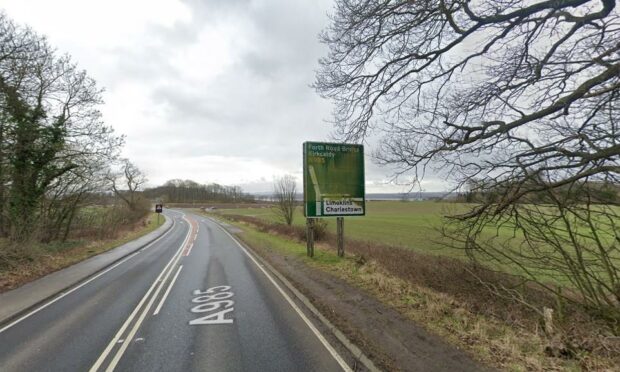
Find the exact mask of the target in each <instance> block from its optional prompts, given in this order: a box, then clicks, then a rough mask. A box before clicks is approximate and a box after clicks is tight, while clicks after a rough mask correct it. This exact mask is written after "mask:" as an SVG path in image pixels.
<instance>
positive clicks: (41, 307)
mask: <svg viewBox="0 0 620 372" xmlns="http://www.w3.org/2000/svg"><path fill="white" fill-rule="evenodd" d="M174 224H175V222H174V219H172V227H171V228H170V230H168V231H166V232H165V233H164V234H163V235H162V236H160V237H159V238H157V239H155V240H153V241H152V242H150V243H149V244H147V245H146V246H145V247H143V248H142V249H139V250H137V251H136V252H134V253H131V254H130V255H129V256H127V257H125V258H123V259H122V260H120V261H119V262H117V263H115V264H114V265H113V266H110V267H108V268H107V269H105V270H104V271H102V272H100V273H99V274H97V275H95V276H93V277H92V278H90V279H88V280H87V281H85V282H84V283H82V284H80V285H78V286H77V287H75V288H72V289H71V290H69V291H68V292H65V293H63V294H62V295H60V296H58V297H56V298H54V299H53V300H51V301H49V302H46V303H45V304H44V305H41V306H39V307H37V308H36V309H34V310H32V311H31V312H29V313H28V314H26V315H24V316H22V317H20V318H19V319H16V320H14V321H13V322H11V323H9V324H7V325H6V326H4V327H3V328H1V329H0V333H2V332H4V331H6V330H7V329H9V328H11V327H13V326H14V325H16V324H17V323H20V322H21V321H23V320H25V319H27V318H29V317H31V316H32V315H34V314H36V313H38V312H39V311H41V310H43V309H45V308H46V307H48V306H50V305H51V304H53V303H55V302H57V301H59V300H60V299H62V298H63V297H65V296H68V295H69V294H71V293H73V292H75V291H77V290H78V289H80V288H82V287H83V286H85V285H86V284H88V283H90V282H92V281H93V280H95V279H97V278H99V277H100V276H102V275H104V274H106V273H108V272H109V271H111V270H113V269H114V268H116V267H118V266H119V265H121V264H123V263H124V262H126V261H127V260H129V259H131V258H133V257H134V256H135V255H137V254H138V253H140V252H142V251H143V250H145V249H147V248H149V247H150V246H151V245H153V244H155V243H156V242H157V241H159V240H160V239H162V238H163V237H164V236H166V235H168V234H169V233H170V232H171V231H172V229H173V227H174Z"/></svg>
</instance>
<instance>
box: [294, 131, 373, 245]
mask: <svg viewBox="0 0 620 372" xmlns="http://www.w3.org/2000/svg"><path fill="white" fill-rule="evenodd" d="M303 154H304V215H305V216H306V218H307V219H308V222H307V228H306V231H307V241H308V244H310V242H313V240H314V239H313V238H314V237H313V236H312V237H311V236H310V233H313V232H314V231H313V230H314V229H313V224H314V221H312V219H314V218H325V217H336V218H337V220H336V223H337V227H338V255H339V256H340V257H343V256H344V218H343V217H344V216H364V215H365V214H366V199H365V196H366V195H365V179H364V146H363V145H356V144H349V143H327V142H304V144H303ZM311 221H312V222H311ZM308 254H309V255H310V246H308Z"/></svg>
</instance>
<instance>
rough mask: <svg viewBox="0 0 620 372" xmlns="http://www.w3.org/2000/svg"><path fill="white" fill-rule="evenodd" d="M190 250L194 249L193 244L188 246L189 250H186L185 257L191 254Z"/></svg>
mask: <svg viewBox="0 0 620 372" xmlns="http://www.w3.org/2000/svg"><path fill="white" fill-rule="evenodd" d="M192 248H194V243H193V242H192V244H190V246H189V248H187V253H185V257H187V256H189V254H190V253H192Z"/></svg>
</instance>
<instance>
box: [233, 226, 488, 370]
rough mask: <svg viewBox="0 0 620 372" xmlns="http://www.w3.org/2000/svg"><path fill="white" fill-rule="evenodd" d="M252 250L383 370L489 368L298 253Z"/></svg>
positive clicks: (255, 248)
mask: <svg viewBox="0 0 620 372" xmlns="http://www.w3.org/2000/svg"><path fill="white" fill-rule="evenodd" d="M241 238H243V236H241ZM251 248H252V250H254V251H255V252H256V253H258V254H259V255H261V257H263V258H265V259H266V260H267V261H268V262H269V263H270V264H271V265H273V266H274V267H275V268H277V270H278V271H280V273H282V274H283V275H284V276H285V277H286V278H287V279H288V280H290V281H291V282H292V283H293V284H294V285H295V287H296V288H297V289H299V290H300V291H301V292H302V293H303V294H304V295H305V296H306V297H308V298H309V299H310V300H311V301H312V303H313V304H314V305H315V306H316V307H317V308H318V309H319V311H320V312H321V313H322V314H323V315H324V316H326V317H327V318H328V319H329V320H330V321H331V322H333V323H334V325H336V327H338V328H339V329H340V330H341V331H342V332H344V333H345V334H346V335H347V337H349V339H351V340H352V341H353V342H354V343H355V344H356V345H357V346H358V347H360V348H361V349H362V350H363V351H364V353H365V354H366V355H367V356H368V357H369V358H371V359H372V360H373V361H374V362H375V363H376V364H377V365H378V366H379V367H380V368H382V369H385V370H388V371H456V370H458V371H481V370H484V369H487V367H482V366H481V365H480V364H478V363H476V362H475V361H473V360H472V359H471V358H470V357H469V356H468V355H467V354H466V353H464V352H462V351H460V350H458V349H456V348H455V347H453V346H451V345H449V344H447V343H445V342H444V341H443V340H441V339H440V338H439V337H437V336H435V335H432V334H430V333H429V332H427V331H426V330H424V329H423V328H421V327H419V326H417V325H416V324H414V323H413V322H411V321H410V320H409V319H407V318H406V317H404V316H403V315H402V314H400V313H399V312H397V311H396V310H394V309H392V308H390V307H388V306H386V305H384V304H383V303H381V302H379V301H378V300H377V299H375V298H374V297H373V296H371V295H369V294H368V293H366V292H365V291H363V290H361V289H359V288H356V287H354V286H352V285H350V284H348V283H347V282H345V281H344V280H341V279H339V278H337V277H335V276H333V275H331V274H329V273H326V272H324V271H322V270H319V269H315V268H312V267H310V266H308V265H306V264H305V263H304V262H302V261H301V260H299V259H297V258H295V257H289V256H283V255H280V254H278V253H276V252H273V251H271V250H267V249H261V248H258V247H251Z"/></svg>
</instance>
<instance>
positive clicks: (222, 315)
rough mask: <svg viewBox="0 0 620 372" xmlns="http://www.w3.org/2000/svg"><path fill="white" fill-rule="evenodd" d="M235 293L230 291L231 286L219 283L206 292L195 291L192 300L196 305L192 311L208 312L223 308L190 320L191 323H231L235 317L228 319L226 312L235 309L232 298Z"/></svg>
mask: <svg viewBox="0 0 620 372" xmlns="http://www.w3.org/2000/svg"><path fill="white" fill-rule="evenodd" d="M234 295H235V294H234V293H233V292H231V291H230V286H227V285H219V286H217V287H211V288H209V289H207V290H206V291H204V292H201V291H200V290H195V291H194V296H198V297H195V298H193V299H192V302H193V303H195V304H199V305H196V306H194V307H192V308H191V310H190V311H191V312H192V313H198V314H199V313H206V312H211V311H215V310H219V309H222V310H220V311H217V312H215V313H212V314H209V315H205V316H203V317H202V318H198V319H194V320H190V321H189V324H190V325H210V324H231V323H232V322H233V319H226V314H228V313H231V312H233V311H234V308H233V305H234V304H235V301H233V300H231V299H230V298H232V296H234Z"/></svg>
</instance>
